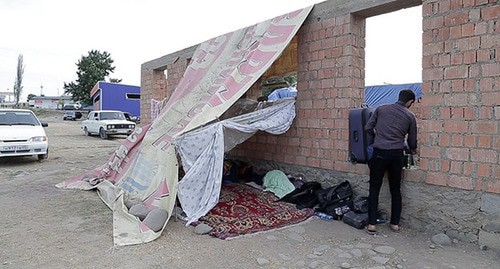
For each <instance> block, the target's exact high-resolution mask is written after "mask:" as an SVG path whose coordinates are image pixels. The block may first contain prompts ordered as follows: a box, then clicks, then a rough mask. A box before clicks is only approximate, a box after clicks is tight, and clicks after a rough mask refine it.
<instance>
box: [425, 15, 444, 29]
mask: <svg viewBox="0 0 500 269" xmlns="http://www.w3.org/2000/svg"><path fill="white" fill-rule="evenodd" d="M443 26H444V18H443V17H442V16H438V17H432V18H425V19H423V22H422V30H423V31H426V30H433V29H439V28H442V27H443Z"/></svg>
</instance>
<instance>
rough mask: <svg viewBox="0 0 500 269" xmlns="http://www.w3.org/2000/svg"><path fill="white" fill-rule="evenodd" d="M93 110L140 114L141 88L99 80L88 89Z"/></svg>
mask: <svg viewBox="0 0 500 269" xmlns="http://www.w3.org/2000/svg"><path fill="white" fill-rule="evenodd" d="M90 97H91V99H92V103H93V105H94V109H95V110H120V111H123V112H128V113H130V114H131V115H134V116H140V115H141V88H140V87H139V86H132V85H124V84H119V83H111V82H105V81H99V82H97V83H96V84H95V86H94V88H92V90H91V91H90Z"/></svg>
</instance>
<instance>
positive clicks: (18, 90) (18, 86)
mask: <svg viewBox="0 0 500 269" xmlns="http://www.w3.org/2000/svg"><path fill="white" fill-rule="evenodd" d="M23 75H24V65H23V55H22V54H19V56H18V57H17V74H16V81H15V82H14V99H15V100H16V106H19V99H20V98H21V94H22V93H23Z"/></svg>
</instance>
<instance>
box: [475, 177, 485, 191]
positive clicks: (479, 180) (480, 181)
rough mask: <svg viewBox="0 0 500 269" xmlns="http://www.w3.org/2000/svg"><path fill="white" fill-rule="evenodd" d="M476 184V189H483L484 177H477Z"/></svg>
mask: <svg viewBox="0 0 500 269" xmlns="http://www.w3.org/2000/svg"><path fill="white" fill-rule="evenodd" d="M475 185H476V186H475V187H474V190H475V191H482V190H483V179H482V178H476V184H475Z"/></svg>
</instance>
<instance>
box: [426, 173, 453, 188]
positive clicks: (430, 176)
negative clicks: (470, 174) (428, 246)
mask: <svg viewBox="0 0 500 269" xmlns="http://www.w3.org/2000/svg"><path fill="white" fill-rule="evenodd" d="M448 178H449V175H448V174H447V173H440V172H429V173H427V177H426V178H425V182H426V183H427V184H432V185H438V186H446V185H447V182H448Z"/></svg>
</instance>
